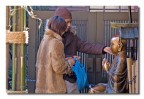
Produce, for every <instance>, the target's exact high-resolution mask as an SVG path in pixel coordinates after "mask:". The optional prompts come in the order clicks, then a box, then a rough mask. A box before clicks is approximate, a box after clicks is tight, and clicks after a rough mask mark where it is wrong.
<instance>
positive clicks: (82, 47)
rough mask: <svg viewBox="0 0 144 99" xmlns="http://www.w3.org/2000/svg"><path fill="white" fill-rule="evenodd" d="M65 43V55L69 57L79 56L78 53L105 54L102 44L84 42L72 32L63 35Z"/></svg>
mask: <svg viewBox="0 0 144 99" xmlns="http://www.w3.org/2000/svg"><path fill="white" fill-rule="evenodd" d="M63 43H64V51H65V55H66V56H67V57H68V56H73V55H77V51H79V52H83V53H87V54H105V52H104V51H103V48H104V46H103V45H102V44H99V43H97V44H94V43H88V42H87V41H82V40H81V39H80V38H79V37H78V36H77V35H76V34H74V33H72V32H70V31H68V32H66V33H65V34H64V35H63Z"/></svg>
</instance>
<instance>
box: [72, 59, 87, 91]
mask: <svg viewBox="0 0 144 99" xmlns="http://www.w3.org/2000/svg"><path fill="white" fill-rule="evenodd" d="M75 61H76V62H75V65H74V66H73V67H72V71H73V72H75V74H76V77H77V81H76V82H77V85H78V89H79V91H81V90H82V89H84V88H86V87H87V86H88V80H87V73H86V70H85V68H84V65H83V64H81V63H80V62H79V61H78V60H75Z"/></svg>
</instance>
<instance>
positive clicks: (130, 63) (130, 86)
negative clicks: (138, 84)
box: [127, 58, 132, 93]
mask: <svg viewBox="0 0 144 99" xmlns="http://www.w3.org/2000/svg"><path fill="white" fill-rule="evenodd" d="M127 68H128V80H129V93H132V83H131V81H132V59H131V58H127Z"/></svg>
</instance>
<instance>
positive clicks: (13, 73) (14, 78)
mask: <svg viewBox="0 0 144 99" xmlns="http://www.w3.org/2000/svg"><path fill="white" fill-rule="evenodd" d="M16 9H17V7H16V6H14V10H16ZM12 26H13V27H12V29H13V31H16V13H15V14H14V16H13V24H12ZM15 59H16V44H12V90H13V91H15V90H16V60H15Z"/></svg>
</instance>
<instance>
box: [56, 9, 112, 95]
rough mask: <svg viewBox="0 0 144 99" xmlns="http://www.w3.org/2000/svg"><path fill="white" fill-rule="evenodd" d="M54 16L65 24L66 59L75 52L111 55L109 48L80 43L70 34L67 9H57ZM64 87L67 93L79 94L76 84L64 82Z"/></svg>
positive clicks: (70, 19)
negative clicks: (62, 19) (58, 17)
mask: <svg viewBox="0 0 144 99" xmlns="http://www.w3.org/2000/svg"><path fill="white" fill-rule="evenodd" d="M54 15H55V16H60V17H63V18H64V19H65V21H66V23H67V29H66V33H65V34H64V35H63V43H64V51H65V55H66V57H73V56H76V55H77V51H79V52H83V53H87V54H105V53H111V50H110V47H105V46H104V45H101V44H92V43H88V42H87V41H82V40H81V39H80V38H79V37H78V36H77V35H76V34H75V33H73V32H71V21H72V15H71V12H70V11H69V10H68V9H66V8H64V7H60V8H57V9H56V11H55V13H54ZM66 86H67V93H79V92H78V89H77V86H76V83H69V82H68V81H66Z"/></svg>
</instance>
